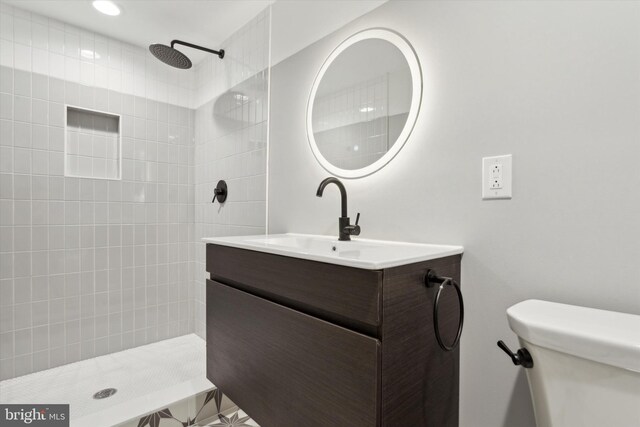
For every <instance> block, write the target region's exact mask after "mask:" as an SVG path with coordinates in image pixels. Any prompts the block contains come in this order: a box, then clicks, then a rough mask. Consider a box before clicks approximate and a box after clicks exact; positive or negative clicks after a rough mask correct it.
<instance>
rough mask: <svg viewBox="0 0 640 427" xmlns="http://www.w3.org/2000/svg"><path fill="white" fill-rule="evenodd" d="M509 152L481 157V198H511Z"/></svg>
mask: <svg viewBox="0 0 640 427" xmlns="http://www.w3.org/2000/svg"><path fill="white" fill-rule="evenodd" d="M511 165H512V162H511V154H507V155H504V156H495V157H483V158H482V198H483V199H510V198H511V171H512V167H511Z"/></svg>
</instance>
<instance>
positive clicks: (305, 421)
mask: <svg viewBox="0 0 640 427" xmlns="http://www.w3.org/2000/svg"><path fill="white" fill-rule="evenodd" d="M206 298H207V378H209V379H210V380H211V381H212V382H213V383H214V384H215V385H216V386H218V387H219V388H220V389H221V390H222V391H223V392H224V393H225V394H227V395H228V396H229V397H230V398H231V400H233V401H234V402H235V403H236V404H237V405H238V406H240V407H241V408H243V409H244V410H245V411H246V412H247V413H248V414H249V415H250V416H251V417H253V418H254V419H255V420H256V422H257V423H259V424H260V426H261V427H300V426H305V427H327V426H353V427H355V426H357V427H369V426H371V427H373V426H378V425H379V413H378V411H379V407H380V406H379V399H380V376H379V370H380V342H379V341H378V340H376V339H374V338H370V337H367V336H365V335H362V334H359V333H356V332H353V331H349V330H347V329H344V328H342V327H339V326H336V325H333V324H331V323H328V322H325V321H323V320H319V319H317V318H314V317H311V316H308V315H306V314H303V313H300V312H298V311H295V310H292V309H290V308H287V307H284V306H282V305H279V304H276V303H273V302H270V301H267V300H264V299H262V298H259V297H256V296H254V295H251V294H248V293H246V292H244V291H241V290H238V289H235V288H232V287H229V286H227V285H224V284H221V283H218V282H215V281H212V280H207V296H206Z"/></svg>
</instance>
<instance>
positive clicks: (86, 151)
mask: <svg viewBox="0 0 640 427" xmlns="http://www.w3.org/2000/svg"><path fill="white" fill-rule="evenodd" d="M65 116H66V117H65V123H66V128H65V144H64V174H65V176H71V177H78V178H93V179H115V180H119V179H121V177H122V146H121V135H120V129H121V126H120V125H121V122H120V120H121V118H120V116H119V115H117V114H111V113H107V112H103V111H94V110H88V109H84V108H80V107H75V106H72V105H67V106H66V109H65Z"/></svg>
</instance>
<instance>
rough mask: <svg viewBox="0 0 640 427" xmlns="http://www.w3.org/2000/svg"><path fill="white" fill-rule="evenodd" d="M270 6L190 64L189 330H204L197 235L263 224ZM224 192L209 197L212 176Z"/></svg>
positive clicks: (254, 229)
mask: <svg viewBox="0 0 640 427" xmlns="http://www.w3.org/2000/svg"><path fill="white" fill-rule="evenodd" d="M270 30H271V29H270V15H269V9H266V10H265V11H263V12H262V13H260V14H258V15H257V16H256V17H255V18H254V19H253V20H252V21H251V22H249V23H248V24H246V25H245V26H244V27H243V28H241V29H240V30H238V31H237V32H236V33H235V34H234V35H233V36H232V37H231V38H230V39H229V40H227V41H226V42H224V43H223V44H222V46H223V48H224V49H225V51H226V54H225V57H224V59H223V60H220V59H218V58H217V57H214V56H212V57H211V58H209V59H206V60H205V61H203V62H202V63H201V64H199V65H198V66H197V67H196V75H197V77H196V88H197V89H196V93H197V94H198V102H200V104H199V107H198V108H197V110H196V142H195V238H196V239H195V242H196V243H195V244H196V250H195V253H196V257H195V260H194V277H195V282H194V289H195V295H194V296H195V307H194V315H195V322H194V328H195V329H194V331H195V332H196V333H197V334H198V335H199V336H201V337H203V338H204V337H205V286H206V283H205V277H206V274H205V245H204V243H201V242H200V238H202V237H206V236H228V235H247V234H264V233H265V229H266V197H267V187H266V168H267V120H268V109H269V99H268V92H269V91H268V87H269V43H270V39H269V37H270ZM220 179H224V180H226V182H227V185H228V188H229V195H228V198H227V201H226V202H225V204H224V206H222V207H221V206H220V205H219V204H218V202H216V203H213V204H212V203H211V200H212V197H213V190H214V188H215V186H216V183H217V182H218V180H220Z"/></svg>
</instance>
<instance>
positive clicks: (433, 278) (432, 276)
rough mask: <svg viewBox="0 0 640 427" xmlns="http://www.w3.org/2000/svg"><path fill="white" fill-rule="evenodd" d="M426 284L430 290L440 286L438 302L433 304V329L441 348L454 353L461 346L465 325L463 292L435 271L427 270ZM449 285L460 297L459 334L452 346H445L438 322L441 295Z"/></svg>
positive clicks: (449, 279)
mask: <svg viewBox="0 0 640 427" xmlns="http://www.w3.org/2000/svg"><path fill="white" fill-rule="evenodd" d="M424 282H425V284H426V285H427V287H428V288H432V287H434V286H435V285H437V284H440V287H439V288H438V293H437V294H436V300H435V302H434V304H433V327H434V329H435V333H436V340H437V341H438V345H440V348H441V349H443V350H444V351H452V350H454V349H455V348H456V347H457V346H458V344H460V336H461V335H462V326H463V325H464V301H463V299H462V291H461V290H460V286H459V285H458V283H456V281H455V280H453V279H452V278H451V277H442V276H438V275H437V274H436V272H435V271H433V270H427V274H425V275H424ZM447 285H449V286H453V288H454V289H455V290H456V294H457V296H458V304H459V305H460V317H459V320H458V332H457V333H456V337H455V339H454V340H453V343H451V345H447V344H445V343H444V341H443V340H442V336H441V335H440V325H439V322H438V311H439V310H440V295H441V294H442V290H443V289H444V287H445V286H447Z"/></svg>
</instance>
